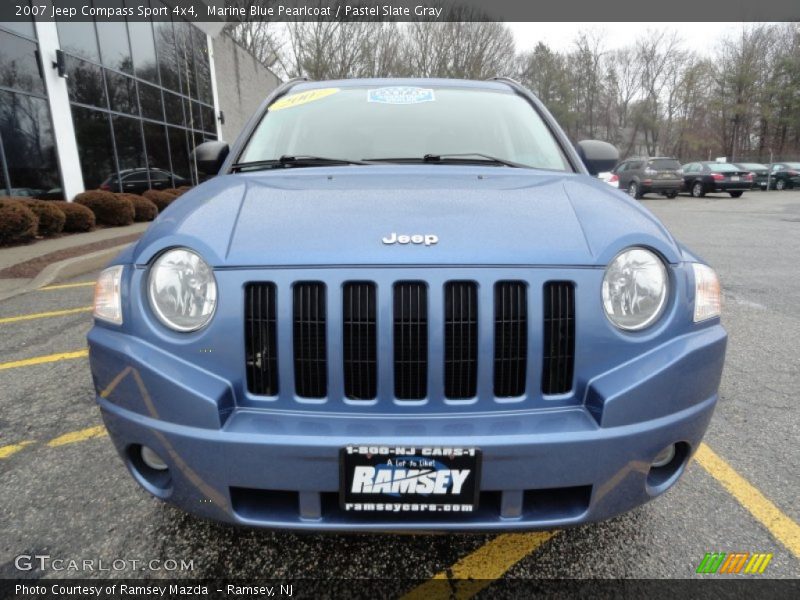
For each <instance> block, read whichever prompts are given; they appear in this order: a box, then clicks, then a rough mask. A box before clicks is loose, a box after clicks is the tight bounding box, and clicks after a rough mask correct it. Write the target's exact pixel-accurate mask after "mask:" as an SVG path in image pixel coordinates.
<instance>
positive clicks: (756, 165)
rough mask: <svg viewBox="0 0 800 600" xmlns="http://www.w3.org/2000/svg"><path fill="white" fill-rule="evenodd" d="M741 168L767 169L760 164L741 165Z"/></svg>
mask: <svg viewBox="0 0 800 600" xmlns="http://www.w3.org/2000/svg"><path fill="white" fill-rule="evenodd" d="M739 166H740V167H742V168H743V169H762V170H763V169H766V168H767V166H766V165H762V164H759V163H739Z"/></svg>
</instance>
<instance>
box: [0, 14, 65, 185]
mask: <svg viewBox="0 0 800 600" xmlns="http://www.w3.org/2000/svg"><path fill="white" fill-rule="evenodd" d="M0 48H2V51H1V52H0V173H2V179H1V180H0V195H12V196H33V197H40V198H60V197H61V182H60V176H59V170H58V161H57V156H56V146H55V136H54V135H53V125H52V119H51V116H50V107H49V105H48V102H47V97H46V95H45V86H44V81H43V79H42V72H41V68H40V57H39V44H38V42H37V40H36V38H35V30H34V27H33V22H32V21H25V22H19V23H5V22H3V23H0Z"/></svg>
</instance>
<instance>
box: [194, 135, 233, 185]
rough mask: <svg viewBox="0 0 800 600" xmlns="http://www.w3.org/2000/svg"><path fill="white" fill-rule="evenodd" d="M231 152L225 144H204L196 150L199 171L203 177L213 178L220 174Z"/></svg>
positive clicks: (195, 156)
mask: <svg viewBox="0 0 800 600" xmlns="http://www.w3.org/2000/svg"><path fill="white" fill-rule="evenodd" d="M230 150H231V149H230V146H228V144H226V143H225V142H203V143H202V144H200V145H199V146H197V148H195V149H194V160H195V162H196V164H197V170H198V171H199V172H200V173H202V174H203V175H208V176H210V177H213V176H214V175H216V174H217V173H219V170H220V168H221V167H222V163H224V162H225V159H226V158H227V157H228V152H230Z"/></svg>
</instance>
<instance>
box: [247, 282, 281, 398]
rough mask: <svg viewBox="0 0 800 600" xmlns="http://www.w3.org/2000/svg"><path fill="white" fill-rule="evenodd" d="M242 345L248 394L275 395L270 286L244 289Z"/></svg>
mask: <svg viewBox="0 0 800 600" xmlns="http://www.w3.org/2000/svg"><path fill="white" fill-rule="evenodd" d="M244 343H245V364H246V366H247V389H248V391H249V392H250V393H251V394H258V395H260V396H275V395H277V393H278V352H277V342H276V325H275V284H274V283H250V284H248V285H247V286H246V287H245V291H244Z"/></svg>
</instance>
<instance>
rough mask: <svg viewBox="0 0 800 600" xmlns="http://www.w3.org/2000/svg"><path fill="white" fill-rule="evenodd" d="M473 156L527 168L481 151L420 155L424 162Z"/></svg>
mask: <svg viewBox="0 0 800 600" xmlns="http://www.w3.org/2000/svg"><path fill="white" fill-rule="evenodd" d="M471 156H474V157H477V158H479V159H481V160H480V162H482V163H483V162H489V163H493V164H496V165H503V166H505V167H514V168H515V169H525V168H527V167H526V166H525V165H523V164H520V163H516V162H513V161H510V160H506V159H504V158H497V157H496V156H492V155H490V154H483V153H481V152H463V153H460V154H426V155H425V156H423V157H422V160H423V161H425V162H443V161H446V160H447V159H450V158H456V159H459V158H463V159H469V157H471Z"/></svg>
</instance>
